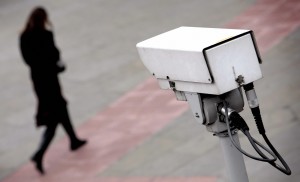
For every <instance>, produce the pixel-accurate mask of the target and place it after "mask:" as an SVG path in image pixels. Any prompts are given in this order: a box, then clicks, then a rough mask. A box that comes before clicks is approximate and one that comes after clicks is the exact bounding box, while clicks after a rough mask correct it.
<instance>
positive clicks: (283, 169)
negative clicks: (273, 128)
mask: <svg viewBox="0 0 300 182" xmlns="http://www.w3.org/2000/svg"><path fill="white" fill-rule="evenodd" d="M244 90H245V92H246V94H247V92H252V93H254V97H253V96H252V98H248V97H247V99H248V102H249V99H250V101H251V99H257V98H256V94H255V90H254V85H253V83H249V84H247V85H244ZM249 106H250V105H249ZM250 108H251V112H252V115H253V117H254V120H255V123H256V126H257V129H258V131H259V133H260V134H261V135H262V136H263V138H264V140H265V142H266V143H267V145H268V146H269V147H270V149H271V150H272V152H273V153H274V154H275V155H276V156H277V157H278V159H279V161H280V162H281V164H282V165H283V166H284V167H282V166H280V165H278V164H277V163H275V162H274V161H273V162H269V163H270V164H271V165H272V166H273V167H275V168H276V169H278V170H280V171H281V172H283V173H284V174H286V175H291V174H292V172H291V170H290V168H289V166H288V165H287V163H286V162H285V161H284V159H283V158H282V157H281V155H280V154H279V153H278V152H277V150H276V149H275V148H274V146H273V145H272V143H271V142H270V140H269V139H268V137H267V135H266V131H265V128H264V124H263V121H262V118H261V114H260V109H259V105H258V102H257V103H256V105H255V106H250Z"/></svg>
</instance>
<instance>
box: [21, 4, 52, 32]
mask: <svg viewBox="0 0 300 182" xmlns="http://www.w3.org/2000/svg"><path fill="white" fill-rule="evenodd" d="M47 25H49V26H51V23H50V21H49V20H48V15H47V12H46V10H45V8H43V7H41V6H38V7H36V8H34V9H33V10H32V12H31V13H30V15H29V17H28V20H27V23H26V25H25V28H24V30H23V32H29V31H32V30H36V29H42V30H45V29H46V27H47Z"/></svg>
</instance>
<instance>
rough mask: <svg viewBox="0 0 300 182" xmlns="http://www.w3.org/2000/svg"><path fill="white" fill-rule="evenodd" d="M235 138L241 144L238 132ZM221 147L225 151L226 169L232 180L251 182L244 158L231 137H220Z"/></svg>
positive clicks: (235, 181) (231, 181)
mask: <svg viewBox="0 0 300 182" xmlns="http://www.w3.org/2000/svg"><path fill="white" fill-rule="evenodd" d="M232 137H233V139H234V141H235V143H236V144H237V145H238V146H240V142H239V138H238V135H237V134H234V135H233V136H232ZM219 138H220V143H221V148H222V151H223V155H224V159H225V166H226V171H227V173H228V177H229V181H230V182H249V180H248V175H247V171H246V167H245V162H244V158H243V155H242V153H241V152H239V151H238V150H237V149H236V148H235V146H234V145H233V144H232V143H231V140H230V138H229V137H219Z"/></svg>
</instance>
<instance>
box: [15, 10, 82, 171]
mask: <svg viewBox="0 0 300 182" xmlns="http://www.w3.org/2000/svg"><path fill="white" fill-rule="evenodd" d="M50 27H51V23H50V21H49V20H48V17H47V12H46V10H45V9H44V8H43V7H36V8H35V9H33V11H32V12H31V14H30V16H29V18H28V21H27V23H26V25H25V28H24V30H23V32H22V33H21V36H20V49H21V53H22V56H23V59H24V61H25V63H26V64H27V65H28V66H29V68H30V71H31V79H32V83H33V88H34V91H35V94H36V97H37V100H38V106H37V114H36V126H37V127H39V126H45V127H46V129H45V131H44V134H43V136H42V139H41V143H40V146H39V148H38V149H37V151H36V152H35V153H34V155H33V156H32V158H31V160H32V162H33V163H35V166H36V169H37V170H38V171H39V172H40V173H41V174H44V169H43V156H44V154H45V152H46V150H47V148H48V146H49V144H50V143H51V141H52V139H53V137H54V135H55V130H56V127H57V126H58V124H62V126H63V128H64V129H65V131H66V133H67V134H68V137H69V139H70V150H72V151H74V150H76V149H78V148H80V147H81V146H83V145H84V144H85V143H86V141H85V140H80V139H78V137H77V136H76V134H75V132H74V130H73V127H72V124H71V121H70V117H69V114H68V110H67V102H66V100H65V99H64V97H63V95H62V93H61V88H60V84H59V79H58V74H59V73H61V72H63V71H64V70H65V67H64V65H62V64H60V63H61V62H60V54H59V50H58V49H57V48H56V46H55V43H54V38H53V33H52V32H51V31H50V30H48V29H49V28H50Z"/></svg>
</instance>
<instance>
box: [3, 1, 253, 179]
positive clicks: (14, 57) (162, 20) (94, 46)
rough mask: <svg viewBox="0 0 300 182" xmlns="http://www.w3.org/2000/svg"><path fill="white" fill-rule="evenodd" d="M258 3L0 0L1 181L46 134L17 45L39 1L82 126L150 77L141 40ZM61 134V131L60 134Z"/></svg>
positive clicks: (222, 18)
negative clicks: (35, 117) (40, 126)
mask: <svg viewBox="0 0 300 182" xmlns="http://www.w3.org/2000/svg"><path fill="white" fill-rule="evenodd" d="M252 3H253V0H251V1H246V0H242V1H241V0H226V1H222V2H220V1H218V0H213V1H198V0H189V1H179V0H165V1H160V0H151V1H149V0H129V1H122V0H110V1H106V0H87V1H71V0H54V1H47V0H24V1H20V0H10V1H8V0H4V1H0V22H1V25H2V26H1V31H0V42H1V44H0V85H1V88H0V102H1V104H0V179H1V178H3V177H4V176H6V175H7V174H9V173H10V172H12V171H14V170H15V169H16V168H17V167H18V166H19V165H21V164H22V163H24V162H27V161H28V158H29V156H30V155H31V154H32V152H33V150H34V149H35V147H36V146H37V144H38V140H39V137H40V134H41V132H42V129H39V130H36V129H35V128H34V121H33V114H34V112H35V107H36V106H35V105H36V101H35V97H34V95H33V93H32V88H31V83H30V80H29V75H28V74H29V73H28V69H27V68H26V67H25V66H24V64H23V63H22V59H21V56H20V53H19V50H18V36H19V33H20V31H21V30H22V28H23V26H24V23H25V21H26V19H27V16H28V14H29V12H30V10H31V9H32V8H33V7H34V6H36V5H42V6H45V7H46V8H47V9H48V11H49V15H50V19H51V21H52V22H53V25H54V30H55V38H56V43H57V45H58V47H59V48H60V49H61V51H62V59H63V60H64V61H65V62H66V64H67V72H66V73H65V74H63V75H62V76H61V82H62V86H63V89H64V93H65V95H66V97H67V99H68V100H69V103H70V104H69V109H70V112H71V116H72V118H73V121H74V124H75V125H76V126H79V125H80V124H81V123H83V122H85V121H86V120H88V119H89V118H90V117H92V116H93V115H95V114H96V113H97V112H99V111H101V110H102V109H103V108H105V107H106V106H107V105H108V104H109V103H111V102H112V101H114V100H116V99H117V98H118V97H120V96H121V95H123V94H124V93H126V92H127V91H128V90H130V89H131V88H133V87H134V86H135V85H137V84H138V83H141V82H143V80H144V79H146V78H147V77H149V73H148V71H147V70H146V69H145V68H144V66H143V65H142V63H141V62H140V60H139V57H138V54H137V52H136V49H135V44H136V43H137V42H139V41H141V40H144V39H146V38H148V37H151V36H153V35H156V34H158V33H161V32H164V31H167V30H169V29H173V28H176V27H179V26H182V25H186V26H211V27H219V26H222V25H223V24H225V23H226V22H227V21H229V20H230V19H232V18H233V17H234V16H236V15H237V14H239V13H240V12H241V11H243V9H245V8H246V7H247V6H248V5H249V4H252ZM62 135H63V132H62V131H61V130H59V132H58V136H59V137H56V138H60V137H61V136H62ZM175 135H181V134H176V133H175ZM170 145H171V144H170ZM67 149H68V146H66V150H67Z"/></svg>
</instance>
